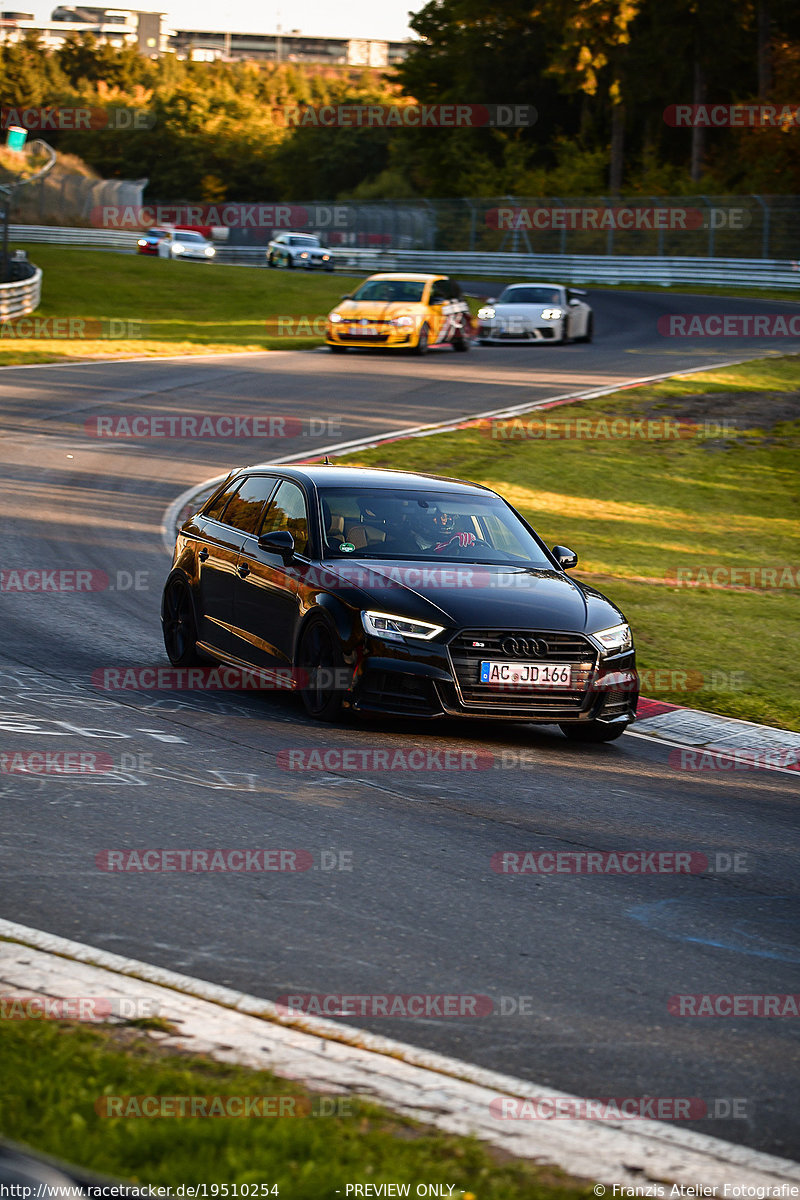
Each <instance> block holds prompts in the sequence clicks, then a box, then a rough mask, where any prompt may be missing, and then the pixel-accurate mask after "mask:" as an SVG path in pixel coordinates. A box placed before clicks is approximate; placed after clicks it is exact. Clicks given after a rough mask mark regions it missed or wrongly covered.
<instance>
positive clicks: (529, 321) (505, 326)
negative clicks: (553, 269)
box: [478, 283, 594, 346]
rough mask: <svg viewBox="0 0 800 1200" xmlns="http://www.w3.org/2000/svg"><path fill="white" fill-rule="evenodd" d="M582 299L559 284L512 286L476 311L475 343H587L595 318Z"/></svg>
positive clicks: (590, 337) (521, 284) (573, 291)
mask: <svg viewBox="0 0 800 1200" xmlns="http://www.w3.org/2000/svg"><path fill="white" fill-rule="evenodd" d="M585 295H586V292H582V291H579V290H578V289H577V288H567V287H562V286H561V285H560V284H558V283H512V284H511V285H510V287H507V288H505V290H504V291H502V292H501V293H500V295H499V296H498V297H497V299H496V300H494V299H489V300H487V301H486V304H485V305H484V306H483V308H479V309H478V342H479V344H480V345H482V346H486V345H492V344H493V343H499V342H518V343H523V342H525V343H528V342H552V343H554V344H555V345H563V344H564V343H565V342H590V341H591V340H592V334H593V332H594V318H593V316H592V310H591V308H590V307H589V305H588V304H587V303H586V302H585V301H584V300H582V299H580V297H581V296H585Z"/></svg>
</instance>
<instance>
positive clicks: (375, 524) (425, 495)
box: [319, 487, 553, 570]
mask: <svg viewBox="0 0 800 1200" xmlns="http://www.w3.org/2000/svg"><path fill="white" fill-rule="evenodd" d="M319 495H320V501H321V513H322V529H323V540H324V557H325V558H336V559H342V558H351V559H352V558H371V559H372V558H374V559H394V560H397V559H404V560H408V559H411V560H434V561H436V562H441V561H443V560H445V561H446V560H448V559H450V560H452V561H455V562H464V561H469V562H482V563H499V564H505V563H507V564H514V565H516V566H535V567H541V568H545V569H549V570H552V569H553V564H552V563H551V562H550V560H549V559H548V558H547V557H546V555H545V553H544V551H543V550H542V548H541V546H540V545H539V543H538V542H537V540H536V538H535V537H534V536H533V534H532V533H530V531H529V530H528V529H526V527H525V526H524V525H523V524H522V522H521V521H520V520H519V518H518V517H517V516H516V515H515V514H514V513H513V512H512V511H511V509H510V508H509V507H508V506H507V505H506V504H505V503H504V502H503V501H502V500H501V499H500V498H499V497H497V496H492V495H490V494H482V493H476V494H474V495H472V494H470V493H469V492H464V493H453V492H450V493H448V492H434V491H428V490H424V491H423V490H410V489H407V488H404V489H397V490H394V489H390V488H380V489H378V488H375V489H370V490H365V489H358V488H334V487H324V488H320V492H319Z"/></svg>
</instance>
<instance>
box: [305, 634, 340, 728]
mask: <svg viewBox="0 0 800 1200" xmlns="http://www.w3.org/2000/svg"><path fill="white" fill-rule="evenodd" d="M297 667H298V669H299V671H300V672H301V673H302V677H301V685H302V684H307V685H308V686H305V687H302V686H301V695H302V697H303V704H304V705H305V709H306V712H307V713H308V715H309V716H310V717H314V718H315V720H317V721H337V720H338V719H339V717H340V716H341V713H342V708H343V703H344V688H342V687H341V686H339V685H341V683H342V682H343V676H344V656H343V654H342V647H341V643H340V642H339V638H338V637H337V636H336V634H335V633H334V632H333V630H332V629H331V628H330V626H329V625H328V623H327V621H325V620H324V619H323V618H322V617H316V618H314V617H312V619H311V620H310V621H309V623H308V625H306V627H305V629H304V630H303V633H302V635H301V638H300V645H299V647H298V649H297Z"/></svg>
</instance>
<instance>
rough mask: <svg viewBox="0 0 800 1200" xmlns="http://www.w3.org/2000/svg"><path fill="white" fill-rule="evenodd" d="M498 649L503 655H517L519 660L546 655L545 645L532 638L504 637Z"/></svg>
mask: <svg viewBox="0 0 800 1200" xmlns="http://www.w3.org/2000/svg"><path fill="white" fill-rule="evenodd" d="M500 649H501V650H502V651H503V654H508V655H517V657H519V658H537V657H541V656H542V655H543V654H546V653H547V646H546V644H545V643H544V642H542V641H540V640H539V639H538V638H532V637H511V636H509V637H505V638H503V640H502V642H501V643H500Z"/></svg>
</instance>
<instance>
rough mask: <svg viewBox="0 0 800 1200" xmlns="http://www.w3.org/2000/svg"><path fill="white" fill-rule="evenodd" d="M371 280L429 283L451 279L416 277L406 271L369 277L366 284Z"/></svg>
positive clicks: (447, 277) (428, 276)
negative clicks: (429, 281)
mask: <svg viewBox="0 0 800 1200" xmlns="http://www.w3.org/2000/svg"><path fill="white" fill-rule="evenodd" d="M370 279H402V280H405V281H409V280H410V281H411V282H413V283H427V282H428V280H429V279H449V276H448V275H414V274H409V273H408V272H405V271H391V272H386V273H384V274H382V275H368V276H367V278H366V279H365V280H364V283H369V281H370Z"/></svg>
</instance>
